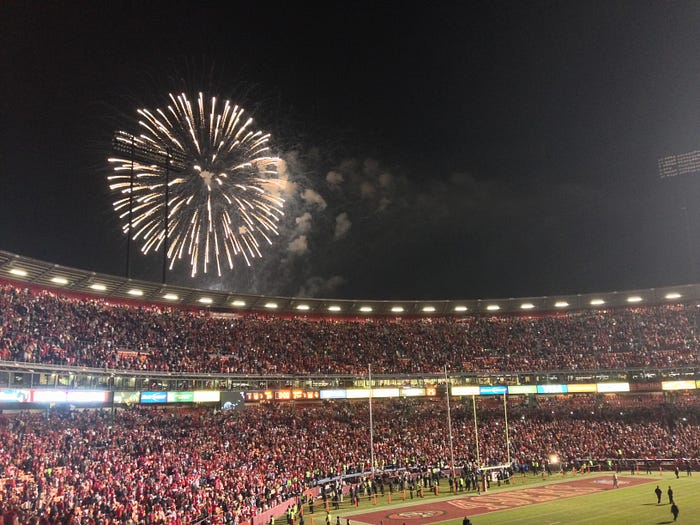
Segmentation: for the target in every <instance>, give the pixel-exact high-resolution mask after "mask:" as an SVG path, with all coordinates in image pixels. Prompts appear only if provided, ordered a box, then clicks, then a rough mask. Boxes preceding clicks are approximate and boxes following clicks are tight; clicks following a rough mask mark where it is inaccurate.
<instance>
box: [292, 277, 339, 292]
mask: <svg viewBox="0 0 700 525" xmlns="http://www.w3.org/2000/svg"><path fill="white" fill-rule="evenodd" d="M344 284H345V279H344V278H343V277H342V276H340V275H334V276H333V277H330V278H328V279H324V278H323V277H318V276H314V277H309V278H308V279H307V280H306V282H304V284H302V285H301V287H300V288H299V291H298V292H297V293H296V296H297V297H331V296H332V295H333V292H334V291H335V290H337V289H338V288H340V287H341V286H342V285H344Z"/></svg>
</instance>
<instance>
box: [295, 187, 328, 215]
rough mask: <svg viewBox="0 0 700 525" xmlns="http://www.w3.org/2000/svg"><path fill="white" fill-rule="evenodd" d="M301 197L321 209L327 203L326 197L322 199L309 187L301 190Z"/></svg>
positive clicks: (323, 208)
mask: <svg viewBox="0 0 700 525" xmlns="http://www.w3.org/2000/svg"><path fill="white" fill-rule="evenodd" d="M301 198H302V199H303V200H304V201H305V202H307V203H308V204H315V205H316V206H318V207H319V208H321V209H322V210H325V209H326V207H327V206H328V203H326V199H324V198H323V197H322V196H321V194H320V193H318V192H317V191H315V190H312V189H311V188H306V189H305V190H304V191H303V192H302V194H301Z"/></svg>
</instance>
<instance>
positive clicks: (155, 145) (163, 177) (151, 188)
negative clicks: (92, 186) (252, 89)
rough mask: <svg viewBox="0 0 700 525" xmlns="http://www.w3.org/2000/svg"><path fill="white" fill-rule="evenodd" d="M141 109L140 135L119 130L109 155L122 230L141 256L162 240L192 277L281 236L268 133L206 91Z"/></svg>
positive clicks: (256, 252)
mask: <svg viewBox="0 0 700 525" xmlns="http://www.w3.org/2000/svg"><path fill="white" fill-rule="evenodd" d="M138 115H139V126H140V129H141V133H140V135H138V136H132V135H130V134H127V133H123V134H122V133H118V134H117V135H116V136H115V140H116V141H117V142H120V144H118V146H119V147H118V148H116V149H117V150H118V151H123V152H125V155H123V156H121V157H120V158H111V159H109V162H110V163H111V164H112V165H113V166H114V174H113V175H112V176H110V177H109V181H110V186H109V187H110V190H111V191H112V192H114V193H116V194H118V196H119V197H118V198H117V200H115V201H114V209H115V210H116V211H117V213H118V214H119V218H120V220H121V221H122V223H123V228H122V229H123V231H124V233H125V234H127V235H132V239H134V240H137V241H139V242H141V251H142V252H143V253H144V254H147V253H149V252H150V251H152V250H153V251H157V250H159V249H163V244H164V243H167V245H166V254H167V258H168V263H169V264H168V266H169V268H170V269H172V268H173V267H174V265H175V262H176V261H177V260H180V259H183V258H187V259H189V264H190V266H191V269H192V272H191V273H192V276H193V277H194V276H196V275H197V273H198V272H199V271H202V272H204V273H207V272H208V271H211V269H212V267H215V268H216V271H217V273H218V275H221V274H222V271H223V269H224V268H225V267H226V266H228V268H229V269H233V268H234V261H235V260H236V258H242V259H243V260H244V261H245V263H246V264H247V265H249V266H250V265H251V262H252V260H253V259H255V258H258V257H262V251H261V244H262V243H263V242H267V243H269V244H272V238H273V237H274V236H276V235H278V229H277V224H278V222H279V220H280V218H281V217H282V215H283V213H282V208H283V205H284V200H283V199H282V198H281V197H280V193H281V191H282V189H283V184H284V183H283V181H282V180H280V179H279V178H278V173H277V167H278V164H279V163H280V162H281V161H280V159H279V158H277V157H275V156H274V155H272V154H271V153H270V146H269V142H270V135H269V134H265V133H263V132H262V131H259V130H255V129H254V124H253V119H252V118H249V117H247V116H246V115H245V113H244V110H243V109H242V108H240V107H239V106H237V105H232V104H231V103H230V102H229V101H225V102H224V103H223V104H221V103H219V102H217V100H216V98H215V97H213V98H211V99H208V100H205V98H204V96H203V94H202V93H199V96H198V98H197V100H196V102H195V103H192V102H191V101H190V100H189V99H188V98H187V96H186V95H185V94H181V95H178V96H174V95H172V94H171V95H170V104H169V105H168V106H167V108H166V109H164V110H161V109H156V110H155V111H151V110H148V109H140V110H138ZM135 150H138V151H140V152H145V154H142V155H135V154H134V151H135ZM129 152H130V153H129ZM166 203H167V204H166ZM166 211H167V222H166V220H165V215H166ZM130 224H131V228H132V229H133V231H129V230H130Z"/></svg>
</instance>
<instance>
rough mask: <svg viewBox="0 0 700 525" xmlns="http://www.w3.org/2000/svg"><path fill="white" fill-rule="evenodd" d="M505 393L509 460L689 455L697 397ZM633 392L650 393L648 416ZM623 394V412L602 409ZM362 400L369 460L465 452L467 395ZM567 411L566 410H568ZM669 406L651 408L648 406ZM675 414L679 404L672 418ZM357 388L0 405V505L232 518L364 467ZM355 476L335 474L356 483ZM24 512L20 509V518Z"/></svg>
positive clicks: (73, 519)
mask: <svg viewBox="0 0 700 525" xmlns="http://www.w3.org/2000/svg"><path fill="white" fill-rule="evenodd" d="M613 399H616V398H615V397H614V396H608V397H593V396H585V397H573V396H569V397H566V398H559V399H558V402H554V401H547V402H544V403H541V404H540V403H536V402H534V401H533V399H532V398H513V400H512V402H511V403H509V407H508V418H509V426H508V432H509V438H510V454H511V457H510V459H511V461H512V464H513V465H514V466H515V468H518V466H520V465H522V466H525V467H530V468H532V467H533V466H536V465H543V464H547V463H548V461H549V459H548V458H550V457H551V455H552V454H557V455H558V456H559V457H561V460H562V462H563V463H565V464H580V463H582V462H587V461H592V460H594V461H595V462H596V464H599V463H601V462H605V461H615V462H620V461H623V460H624V461H628V460H629V459H630V458H633V459H644V458H646V459H648V460H653V461H655V460H657V459H666V460H672V461H675V462H678V463H682V464H686V463H687V464H689V465H692V466H693V468H697V466H698V463H697V462H698V459H700V411H699V410H698V408H700V399H699V398H698V397H697V396H693V398H692V400H690V401H688V400H686V403H684V404H680V405H676V403H675V400H674V399H673V398H670V397H668V396H644V397H635V396H629V397H626V398H624V399H623V401H621V402H619V400H617V399H616V400H615V401H612V400H613ZM477 405H478V406H477V414H478V416H477V427H478V433H479V444H480V445H479V452H478V453H479V454H480V458H479V464H480V465H484V464H493V465H499V464H505V463H507V462H508V460H509V457H508V452H507V451H508V448H507V447H506V439H505V416H504V411H503V407H502V406H499V403H498V401H497V400H483V399H481V400H477ZM641 405H645V406H646V407H647V408H648V407H649V406H651V407H653V409H654V414H653V415H652V416H651V417H650V416H649V414H648V413H647V411H646V409H645V410H642V409H639V408H638V407H640V406H641ZM621 408H622V410H623V411H624V414H625V415H624V416H623V417H609V416H607V415H606V414H608V413H609V412H610V411H615V412H616V411H618V410H620V409H621ZM447 410H448V409H447V407H446V405H445V403H444V402H443V401H442V400H417V399H401V400H392V401H389V400H385V401H383V402H376V403H374V407H373V421H374V425H373V436H374V439H373V442H374V449H373V451H374V461H375V468H376V469H378V470H380V471H383V472H397V470H396V469H399V471H401V472H404V473H405V475H409V476H415V477H418V478H420V477H422V476H426V475H427V473H429V472H432V471H433V470H434V469H435V468H443V469H446V468H448V467H449V466H451V457H452V453H451V450H450V439H449V434H450V428H451V429H452V434H453V440H452V443H453V445H452V447H453V454H454V461H455V467H456V468H457V469H458V470H459V472H465V471H467V470H473V469H474V468H475V467H476V466H477V458H476V454H477V448H476V442H475V439H474V419H473V407H472V406H471V401H467V402H460V403H458V404H456V405H455V406H454V407H452V409H451V411H450V414H451V417H450V421H451V422H452V423H451V426H450V427H448V424H447ZM574 411H576V415H574ZM661 411H667V412H668V413H669V414H674V419H673V420H671V419H669V418H662V417H659V412H661ZM675 416H678V417H677V419H675ZM368 421H369V405H368V403H367V402H366V401H365V402H333V403H331V402H326V403H316V404H301V405H299V404H296V405H295V404H292V403H289V404H282V405H279V404H278V405H268V404H260V405H255V406H248V407H246V408H245V409H244V410H242V411H224V412H217V411H215V410H212V409H186V410H184V409H144V408H139V409H121V410H118V411H116V413H113V412H111V411H100V410H86V411H73V412H49V413H47V412H39V413H37V412H35V413H16V414H2V415H0V510H2V512H3V513H4V515H5V516H9V517H8V518H7V519H8V520H10V519H14V517H17V519H19V522H20V523H43V524H54V523H72V524H74V525H75V524H82V523H86V524H100V523H101V524H105V525H110V524H117V523H132V522H133V523H146V524H160V523H171V524H176V525H177V524H184V523H194V522H196V521H197V520H199V519H201V518H203V517H205V516H208V518H207V521H208V522H209V523H226V524H233V523H239V522H242V521H244V520H248V519H249V518H250V517H251V516H254V515H256V514H257V513H259V512H261V511H263V510H265V509H267V508H269V507H271V506H274V505H276V504H279V503H283V502H285V501H287V500H288V498H290V497H293V496H297V495H300V494H301V493H302V492H303V491H304V490H305V489H306V488H308V487H310V486H312V485H314V484H315V483H316V482H317V481H319V480H323V479H327V478H332V477H334V476H339V475H347V474H351V473H355V472H358V473H362V472H365V473H366V472H367V471H368V469H369V468H370V466H371V465H370V458H371V453H370V443H371V438H370V430H369V425H368ZM361 480H362V478H355V479H352V478H350V480H349V481H348V483H358V482H359V481H361ZM32 520H33V521H32Z"/></svg>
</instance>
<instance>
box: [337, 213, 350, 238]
mask: <svg viewBox="0 0 700 525" xmlns="http://www.w3.org/2000/svg"><path fill="white" fill-rule="evenodd" d="M350 228H352V222H351V221H350V217H349V216H348V214H347V213H346V212H343V213H341V214H340V215H338V216H337V217H336V218H335V232H334V234H333V239H335V240H338V239H340V238H341V237H344V236H345V235H346V234H347V233H348V232H349V231H350Z"/></svg>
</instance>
